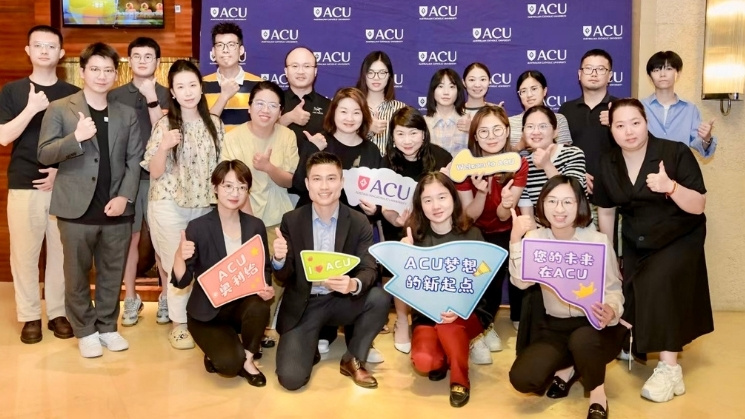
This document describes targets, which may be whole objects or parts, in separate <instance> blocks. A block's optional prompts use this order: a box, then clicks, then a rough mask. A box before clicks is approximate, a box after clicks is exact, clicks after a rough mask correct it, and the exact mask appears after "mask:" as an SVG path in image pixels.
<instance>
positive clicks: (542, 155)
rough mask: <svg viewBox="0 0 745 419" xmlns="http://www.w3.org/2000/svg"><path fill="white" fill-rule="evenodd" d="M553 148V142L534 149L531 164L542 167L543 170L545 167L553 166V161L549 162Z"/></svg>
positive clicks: (554, 147) (554, 148) (554, 146)
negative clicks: (544, 146)
mask: <svg viewBox="0 0 745 419" xmlns="http://www.w3.org/2000/svg"><path fill="white" fill-rule="evenodd" d="M555 150H556V144H555V143H554V144H551V145H550V146H548V147H546V148H545V149H542V148H539V149H537V150H536V151H534V152H533V164H535V167H537V168H539V169H542V170H543V171H544V172H545V171H546V169H548V168H550V167H551V166H553V163H552V162H551V155H552V154H554V151H555Z"/></svg>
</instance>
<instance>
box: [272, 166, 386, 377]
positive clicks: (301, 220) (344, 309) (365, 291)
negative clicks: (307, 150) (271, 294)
mask: <svg viewBox="0 0 745 419" xmlns="http://www.w3.org/2000/svg"><path fill="white" fill-rule="evenodd" d="M306 169H307V171H306V173H307V177H306V179H305V184H306V186H307V188H308V192H309V194H310V198H311V201H312V203H311V204H308V205H305V206H302V207H300V208H298V209H295V210H294V211H291V212H288V213H287V214H285V215H284V216H283V217H282V223H281V224H280V231H278V232H277V239H276V240H275V241H274V244H273V247H274V257H273V259H272V267H273V268H274V274H275V276H276V278H277V279H278V280H279V281H282V282H283V283H284V284H285V292H284V296H283V298H282V303H281V304H280V309H279V318H278V321H277V331H278V332H279V335H280V340H279V346H278V348H277V377H278V378H279V383H280V384H281V385H282V387H284V388H286V389H288V390H297V389H299V388H300V387H302V386H304V385H305V384H307V383H308V380H309V379H310V373H311V370H312V368H313V365H314V364H315V363H316V362H318V360H319V359H320V357H319V356H318V353H317V344H318V334H319V332H320V330H321V328H322V327H323V326H324V325H332V326H346V325H354V335H353V336H352V337H351V339H349V344H348V346H347V351H346V353H345V354H344V356H342V359H341V363H340V372H341V374H343V375H346V376H350V377H352V380H353V381H354V382H355V384H357V385H359V386H361V387H365V388H375V387H377V386H378V382H377V381H376V380H375V377H373V376H372V374H370V373H369V372H368V371H367V370H366V369H365V368H364V367H363V366H362V365H361V362H360V360H364V359H367V352H368V351H369V350H370V345H371V344H372V341H373V339H375V336H376V335H377V334H378V332H379V331H380V329H382V327H383V325H384V324H385V323H386V320H387V318H388V308H389V306H390V299H389V297H388V295H387V294H385V292H383V290H381V289H380V288H377V287H374V286H373V283H374V281H375V277H376V273H377V270H376V266H375V260H374V259H373V257H372V256H371V255H370V254H369V253H368V251H367V249H368V248H369V247H370V246H371V245H372V243H373V235H372V228H371V227H370V223H369V222H368V220H367V217H365V215H364V214H362V213H360V212H358V211H353V210H351V209H350V208H349V207H347V206H346V205H343V204H341V203H340V202H339V196H340V195H341V190H342V186H343V185H344V181H343V178H342V165H341V160H339V158H338V157H337V156H336V155H334V154H331V153H328V152H324V151H321V152H318V153H315V154H313V155H311V156H310V158H309V159H308V161H307V164H306ZM303 250H323V251H334V252H339V253H346V254H349V255H355V256H357V257H359V258H360V260H361V261H360V264H359V265H357V267H355V269H353V270H352V271H350V272H349V273H348V274H347V275H340V276H332V277H330V278H328V279H327V280H325V281H323V282H320V283H318V282H314V283H311V282H308V280H307V278H306V276H305V273H304V271H303V264H302V260H301V258H300V252H301V251H303Z"/></svg>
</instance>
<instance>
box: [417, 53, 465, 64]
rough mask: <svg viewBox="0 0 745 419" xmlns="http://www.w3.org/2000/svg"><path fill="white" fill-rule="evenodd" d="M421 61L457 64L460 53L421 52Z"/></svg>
mask: <svg viewBox="0 0 745 419" xmlns="http://www.w3.org/2000/svg"><path fill="white" fill-rule="evenodd" d="M419 61H421V62H423V63H424V62H433V63H455V62H456V61H458V51H431V52H427V51H419Z"/></svg>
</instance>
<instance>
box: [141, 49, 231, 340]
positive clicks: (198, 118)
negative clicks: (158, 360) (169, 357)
mask: <svg viewBox="0 0 745 419" xmlns="http://www.w3.org/2000/svg"><path fill="white" fill-rule="evenodd" d="M168 85H169V87H170V90H171V95H173V99H172V100H171V102H170V105H169V107H168V115H167V116H164V117H163V118H162V119H160V120H159V121H158V123H156V124H155V126H154V127H153V133H152V134H151V136H150V140H149V141H148V143H147V147H146V150H145V156H144V160H143V161H142V163H140V165H141V166H142V167H143V168H144V169H145V170H147V171H149V172H150V195H149V203H148V208H149V211H148V225H149V226H150V237H151V238H152V240H153V247H154V248H155V251H156V252H157V253H158V254H159V255H160V257H161V262H163V270H164V271H165V272H167V273H169V274H170V272H171V269H172V267H173V258H174V255H175V254H176V250H177V249H178V246H179V242H180V235H181V231H182V230H183V229H185V228H186V225H187V224H188V223H189V221H191V220H193V219H195V218H198V217H201V216H202V215H204V214H206V213H207V212H209V210H210V204H211V203H212V202H213V199H214V196H213V195H212V191H211V187H210V176H211V175H212V172H213V170H214V169H215V167H216V166H217V162H218V158H219V156H220V148H221V147H222V142H223V137H224V135H225V128H224V126H223V123H222V121H221V120H220V118H218V117H217V116H215V115H211V114H210V112H209V109H208V108H207V100H206V99H205V97H204V94H203V93H202V75H201V73H200V72H199V69H198V68H197V66H196V65H194V64H193V63H192V62H190V61H187V60H178V61H176V62H175V63H173V65H172V66H171V69H170V70H169V71H168ZM190 293H191V288H190V287H186V288H184V289H176V288H175V287H174V286H173V285H170V284H169V285H168V292H167V295H168V296H167V301H168V317H169V318H170V319H171V321H172V322H173V330H171V333H170V335H169V341H170V343H171V346H173V347H174V348H176V349H192V348H194V340H193V339H192V337H191V335H190V334H189V331H188V329H187V327H186V302H187V301H188V299H189V294H190Z"/></svg>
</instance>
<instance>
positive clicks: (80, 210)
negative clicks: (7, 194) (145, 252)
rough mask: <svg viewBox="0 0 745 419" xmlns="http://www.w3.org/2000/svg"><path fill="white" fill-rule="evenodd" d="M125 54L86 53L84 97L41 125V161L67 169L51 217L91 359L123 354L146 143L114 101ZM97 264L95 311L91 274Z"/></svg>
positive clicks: (82, 345) (69, 302)
mask: <svg viewBox="0 0 745 419" xmlns="http://www.w3.org/2000/svg"><path fill="white" fill-rule="evenodd" d="M118 64H119V55H118V54H117V52H116V50H115V49H114V48H112V47H111V46H109V45H106V44H104V43H95V44H91V45H89V46H88V47H87V48H85V49H84V50H83V52H82V53H81V54H80V76H81V78H82V79H83V90H82V91H81V92H78V93H76V94H74V95H71V96H68V97H67V98H64V99H60V100H57V101H55V102H53V103H52V104H51V105H50V106H49V109H48V110H47V113H46V114H45V115H44V119H43V121H42V125H41V134H40V136H39V148H38V159H39V162H41V163H42V164H46V165H52V164H59V169H58V172H57V179H56V181H55V185H54V190H53V192H52V202H51V204H50V208H49V212H50V213H51V214H53V215H56V216H57V220H58V223H57V224H58V226H59V230H60V238H61V241H62V249H63V253H64V262H63V263H64V273H65V308H66V311H67V315H68V317H69V319H70V323H71V324H72V329H73V332H74V333H75V337H77V338H78V348H79V349H80V354H81V355H82V356H83V357H85V358H93V357H98V356H101V355H102V354H103V349H102V348H103V347H104V346H105V347H107V348H108V349H109V350H111V351H123V350H125V349H127V348H129V343H128V342H127V341H126V340H125V339H124V338H123V337H122V336H121V335H120V334H119V333H118V332H117V318H118V316H119V290H120V289H121V286H122V275H123V273H124V264H125V262H126V257H127V249H128V246H129V239H130V235H131V230H132V220H133V214H134V206H133V205H132V202H133V201H134V199H135V197H136V195H137V188H138V186H139V181H140V166H139V162H140V158H141V156H142V142H141V141H140V128H139V125H138V123H137V117H136V115H135V113H134V111H133V110H132V109H131V108H129V107H127V106H124V105H121V104H119V103H115V102H111V103H109V102H108V101H107V94H108V92H109V90H111V88H112V87H113V85H114V82H115V81H116V71H117V67H118ZM94 259H95V262H96V293H95V302H96V304H95V308H94V306H93V305H92V304H91V298H90V287H89V281H88V275H89V274H90V270H91V266H92V263H93V260H94Z"/></svg>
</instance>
